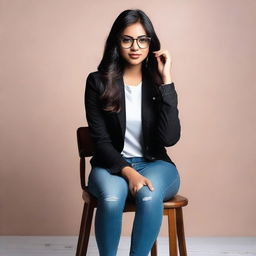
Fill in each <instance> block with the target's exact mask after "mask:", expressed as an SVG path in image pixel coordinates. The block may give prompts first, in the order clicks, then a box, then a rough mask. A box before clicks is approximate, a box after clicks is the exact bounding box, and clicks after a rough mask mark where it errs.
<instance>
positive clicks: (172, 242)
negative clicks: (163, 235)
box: [168, 209, 178, 256]
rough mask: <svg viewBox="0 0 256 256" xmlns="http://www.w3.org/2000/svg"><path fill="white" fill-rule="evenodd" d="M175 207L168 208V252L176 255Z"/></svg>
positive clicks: (171, 255) (172, 255) (173, 255)
mask: <svg viewBox="0 0 256 256" xmlns="http://www.w3.org/2000/svg"><path fill="white" fill-rule="evenodd" d="M175 215H176V214H175V209H168V224H169V252H170V256H177V255H178V254H177V230H176V216H175Z"/></svg>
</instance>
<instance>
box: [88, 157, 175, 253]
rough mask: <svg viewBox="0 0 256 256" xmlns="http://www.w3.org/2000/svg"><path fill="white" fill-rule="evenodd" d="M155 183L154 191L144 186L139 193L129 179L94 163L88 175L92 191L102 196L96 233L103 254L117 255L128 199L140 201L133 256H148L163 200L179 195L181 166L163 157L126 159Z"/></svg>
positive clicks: (161, 212) (156, 231) (131, 249)
mask: <svg viewBox="0 0 256 256" xmlns="http://www.w3.org/2000/svg"><path fill="white" fill-rule="evenodd" d="M125 159H126V160H127V161H128V162H129V163H131V164H132V166H133V168H134V169H135V170H137V171H138V172H139V173H140V174H141V175H143V176H144V177H146V178H148V179H149V180H150V181H151V183H152V184H153V187H154V190H153V191H151V190H150V189H149V187H148V186H146V185H144V186H143V187H141V188H140V189H139V190H138V191H137V192H136V194H135V196H132V194H131V193H130V191H129V184H128V181H127V180H126V179H125V178H124V177H123V176H122V175H121V174H120V173H118V174H111V173H110V171H109V169H107V168H102V167H98V166H94V167H93V168H92V170H91V172H90V174H89V177H88V190H89V191H90V192H91V193H92V194H93V195H94V196H95V197H97V199H98V207H97V210H96V216H95V236H96V242H97V246H98V249H99V253H100V256H116V253H117V249H118V244H119V240H120V235H121V231H122V214H123V209H124V206H125V202H126V200H131V201H133V202H135V204H136V213H135V218H134V222H133V228H132V235H131V246H130V254H129V255H130V256H148V254H149V252H150V250H151V248H152V246H153V244H154V242H155V240H156V239H157V236H158V233H159V231H160V227H161V224H162V218H163V201H166V200H168V199H170V198H172V197H173V196H175V195H176V194H177V192H178V190H179V187H180V176H179V173H178V170H177V168H176V167H175V165H173V164H172V163H170V162H166V161H163V160H155V161H152V162H149V161H147V160H146V159H145V158H143V157H130V158H125Z"/></svg>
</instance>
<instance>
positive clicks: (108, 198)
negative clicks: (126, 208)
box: [105, 196, 118, 201]
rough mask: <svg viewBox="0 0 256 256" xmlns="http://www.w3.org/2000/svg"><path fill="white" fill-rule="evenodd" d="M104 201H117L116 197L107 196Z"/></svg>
mask: <svg viewBox="0 0 256 256" xmlns="http://www.w3.org/2000/svg"><path fill="white" fill-rule="evenodd" d="M105 200H106V201H117V200H118V197H116V196H107V197H106V198H105Z"/></svg>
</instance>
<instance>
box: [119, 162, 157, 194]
mask: <svg viewBox="0 0 256 256" xmlns="http://www.w3.org/2000/svg"><path fill="white" fill-rule="evenodd" d="M121 174H122V176H124V177H125V178H126V179H127V180H128V182H129V190H130V192H131V194H132V196H135V194H136V193H137V191H138V190H139V189H140V188H142V187H143V186H145V185H146V186H148V187H149V189H150V190H151V191H153V190H154V187H153V184H152V183H151V181H150V180H149V179H148V178H146V177H144V176H143V175H141V174H140V173H139V172H137V171H136V170H135V169H133V168H132V167H130V166H125V167H124V168H123V169H122V170H121Z"/></svg>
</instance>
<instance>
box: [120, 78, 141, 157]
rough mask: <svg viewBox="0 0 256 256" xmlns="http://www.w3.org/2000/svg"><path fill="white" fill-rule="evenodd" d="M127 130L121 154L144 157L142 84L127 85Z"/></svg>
mask: <svg viewBox="0 0 256 256" xmlns="http://www.w3.org/2000/svg"><path fill="white" fill-rule="evenodd" d="M124 86H125V109H126V130H125V139H124V148H123V150H122V152H121V154H122V155H123V156H124V157H143V153H142V145H143V144H142V143H143V137H142V123H141V118H142V116H141V106H142V105H141V96H142V82H140V83H139V84H138V85H135V86H133V85H127V84H125V85H124Z"/></svg>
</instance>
